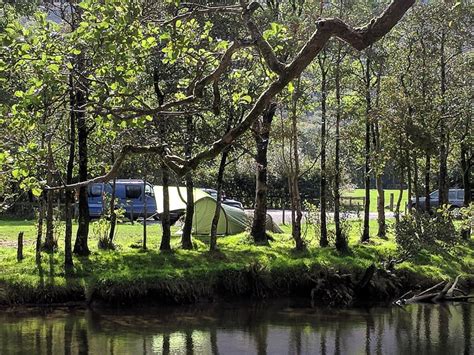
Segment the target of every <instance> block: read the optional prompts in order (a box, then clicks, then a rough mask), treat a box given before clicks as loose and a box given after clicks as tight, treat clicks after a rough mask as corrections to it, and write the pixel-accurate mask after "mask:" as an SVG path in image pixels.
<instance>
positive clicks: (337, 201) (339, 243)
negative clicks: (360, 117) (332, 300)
mask: <svg viewBox="0 0 474 355" xmlns="http://www.w3.org/2000/svg"><path fill="white" fill-rule="evenodd" d="M341 47H342V46H341V44H338V58H337V63H336V73H335V78H334V80H335V85H336V147H335V152H334V155H335V163H334V164H335V170H336V171H335V176H334V223H335V225H336V249H337V250H338V251H339V252H342V253H345V252H347V250H348V249H349V247H348V244H347V237H346V236H345V235H343V234H342V229H341V219H340V218H341V217H340V213H341V211H340V210H341V207H340V206H341V192H340V183H341V163H340V143H341V136H340V125H341V110H342V107H341V106H342V105H341V72H340V65H341V60H342V59H341Z"/></svg>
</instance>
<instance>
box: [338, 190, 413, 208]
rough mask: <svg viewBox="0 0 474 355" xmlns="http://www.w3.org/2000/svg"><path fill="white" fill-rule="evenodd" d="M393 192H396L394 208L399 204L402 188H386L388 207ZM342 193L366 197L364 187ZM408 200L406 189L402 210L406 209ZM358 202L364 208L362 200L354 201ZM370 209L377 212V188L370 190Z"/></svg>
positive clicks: (386, 204)
mask: <svg viewBox="0 0 474 355" xmlns="http://www.w3.org/2000/svg"><path fill="white" fill-rule="evenodd" d="M391 193H393V194H394V200H393V205H394V208H395V206H396V205H397V201H398V196H399V195H400V190H384V195H385V207H388V206H389V204H390V194H391ZM341 195H342V196H343V197H349V196H350V197H364V196H365V190H364V189H355V190H352V191H344V192H342V194H341ZM407 202H408V194H407V191H406V190H404V191H403V195H402V202H401V205H400V209H401V210H402V211H404V210H405V206H406V205H407ZM343 203H348V200H347V199H345V200H343ZM357 203H360V204H361V208H363V206H362V201H357V200H354V201H353V204H357ZM386 209H387V208H386ZM370 211H371V212H377V190H375V189H371V190H370Z"/></svg>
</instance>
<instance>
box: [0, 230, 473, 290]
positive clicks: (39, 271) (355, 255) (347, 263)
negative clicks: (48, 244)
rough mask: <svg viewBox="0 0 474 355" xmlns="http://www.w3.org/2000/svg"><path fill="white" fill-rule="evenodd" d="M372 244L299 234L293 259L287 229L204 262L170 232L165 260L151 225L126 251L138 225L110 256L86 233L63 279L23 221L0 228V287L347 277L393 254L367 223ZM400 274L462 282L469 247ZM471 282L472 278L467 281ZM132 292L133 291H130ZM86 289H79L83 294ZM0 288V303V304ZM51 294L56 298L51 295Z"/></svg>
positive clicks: (59, 266)
mask: <svg viewBox="0 0 474 355" xmlns="http://www.w3.org/2000/svg"><path fill="white" fill-rule="evenodd" d="M370 226H371V231H372V234H373V235H372V240H371V243H369V244H367V245H366V244H364V245H363V244H360V243H359V241H358V240H359V235H360V223H357V222H351V233H350V247H351V251H352V253H351V254H350V255H348V256H341V255H339V254H338V253H337V252H336V250H335V249H334V248H325V249H321V248H319V247H318V246H317V244H318V242H317V239H316V238H315V237H314V232H313V230H312V229H311V228H310V227H307V226H303V233H304V235H305V239H306V241H307V243H308V246H309V248H308V251H307V252H304V253H295V252H294V250H293V246H294V244H293V240H292V238H291V235H290V227H289V226H283V229H284V231H285V233H284V234H280V235H274V238H275V242H272V243H271V247H261V246H255V245H253V244H252V243H251V242H250V240H249V237H248V235H247V234H246V233H241V234H238V235H234V236H227V237H220V238H219V239H218V246H219V249H220V250H221V253H220V254H217V255H215V254H209V253H208V252H207V248H208V242H209V240H208V237H195V238H194V243H195V249H194V250H182V249H180V248H179V236H178V235H176V232H177V228H174V229H173V233H175V234H174V235H173V237H172V246H173V252H172V253H162V252H160V251H159V243H160V235H161V229H160V226H159V225H158V224H155V225H152V226H149V227H148V251H146V252H144V251H142V250H140V249H139V248H136V247H135V248H134V247H133V245H134V244H135V245H136V244H139V243H140V241H141V236H142V230H143V226H142V225H141V224H135V225H130V224H120V225H119V226H118V231H117V236H116V238H115V243H116V245H117V250H115V251H102V250H98V248H97V241H98V237H97V235H95V234H94V232H93V231H94V228H91V231H92V233H91V235H90V240H89V246H90V248H91V251H92V253H91V255H90V256H89V257H88V258H78V257H75V258H74V270H73V272H72V274H71V275H69V276H66V275H65V273H64V268H63V260H64V255H63V252H62V250H63V240H62V238H60V240H59V251H57V252H55V253H53V254H46V253H43V254H42V255H43V258H42V262H41V265H39V266H38V265H36V263H35V261H34V240H35V226H34V222H31V221H0V265H1V266H2V273H0V286H1V283H2V281H3V282H4V283H7V284H8V283H10V284H11V283H13V284H18V285H24V286H31V287H38V286H41V287H43V286H45V285H46V286H48V287H59V288H60V289H61V287H64V286H66V287H68V285H76V286H77V285H82V286H84V285H90V284H97V283H99V284H107V283H113V284H119V285H127V284H135V283H138V284H141V283H143V282H151V283H156V282H157V281H159V280H161V281H163V280H168V281H169V280H187V281H191V282H193V281H196V282H201V280H206V278H209V277H213V276H212V275H216V273H218V272H220V271H223V270H224V271H229V270H243V269H245V268H247V267H248V266H249V265H250V264H252V263H255V262H258V263H259V264H261V265H263V266H265V267H266V268H267V269H268V270H272V269H283V270H284V269H292V270H294V269H295V268H298V267H304V268H310V267H314V266H316V267H328V268H329V267H330V268H335V269H341V270H348V271H361V270H363V269H364V268H366V267H367V266H369V265H370V264H371V263H373V262H375V263H378V262H380V261H382V260H385V259H388V258H391V257H393V256H395V254H396V244H395V241H394V237H393V235H392V234H391V233H389V239H388V240H381V239H379V238H376V237H375V236H374V234H375V233H376V221H371V224H370ZM20 231H24V232H25V251H24V254H25V259H24V260H23V261H22V262H17V261H16V244H15V241H16V238H17V234H18V232H20ZM399 268H400V269H404V270H407V271H410V272H411V273H414V274H418V275H420V276H422V277H425V278H430V279H440V278H446V277H453V276H455V275H457V274H463V275H466V274H467V273H469V270H474V241H473V240H471V241H470V243H468V244H465V245H462V246H458V247H457V248H456V249H455V250H454V251H453V252H452V253H451V254H448V253H445V254H443V255H429V254H428V253H426V252H423V251H421V252H420V254H419V256H418V257H417V259H416V260H414V261H412V262H405V263H403V264H401V265H400V266H399ZM471 277H472V275H471ZM137 287H138V286H137ZM86 288H87V287H86ZM1 291H2V290H1V287H0V299H1ZM58 292H59V291H58Z"/></svg>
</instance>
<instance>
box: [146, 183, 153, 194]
mask: <svg viewBox="0 0 474 355" xmlns="http://www.w3.org/2000/svg"><path fill="white" fill-rule="evenodd" d="M145 195H148V196H153V195H154V194H153V188H152V187H151V185H148V184H146V185H145Z"/></svg>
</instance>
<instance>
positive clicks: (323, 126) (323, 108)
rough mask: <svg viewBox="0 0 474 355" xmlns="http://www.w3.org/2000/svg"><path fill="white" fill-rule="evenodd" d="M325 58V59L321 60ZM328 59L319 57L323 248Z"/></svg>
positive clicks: (324, 239)
mask: <svg viewBox="0 0 474 355" xmlns="http://www.w3.org/2000/svg"><path fill="white" fill-rule="evenodd" d="M321 57H323V59H322V58H321ZM325 59H326V51H325V50H323V51H322V52H321V54H320V55H319V56H318V62H319V68H320V69H321V158H320V159H321V161H320V163H321V180H320V203H319V208H320V213H321V216H320V223H321V224H320V239H319V245H320V246H321V247H327V246H328V244H329V241H328V229H327V220H326V213H327V212H326V205H327V202H326V190H327V187H326V185H327V182H326V99H327V82H326V73H327V69H325V68H324V62H325Z"/></svg>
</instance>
